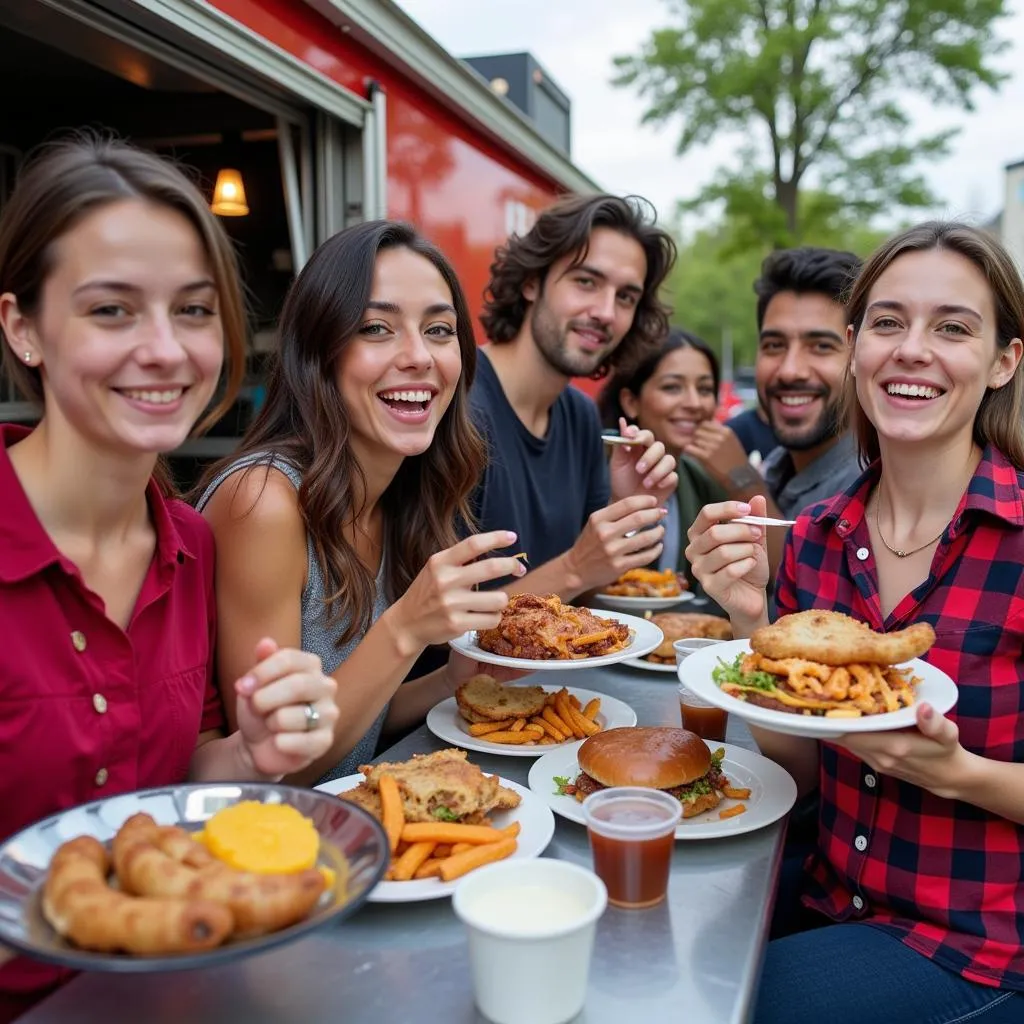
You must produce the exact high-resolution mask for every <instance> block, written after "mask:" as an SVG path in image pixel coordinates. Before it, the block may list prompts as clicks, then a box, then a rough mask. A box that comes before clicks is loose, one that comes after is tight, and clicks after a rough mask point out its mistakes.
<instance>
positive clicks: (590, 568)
mask: <svg viewBox="0 0 1024 1024" xmlns="http://www.w3.org/2000/svg"><path fill="white" fill-rule="evenodd" d="M666 514H667V510H666V509H664V508H660V507H659V506H658V501H657V499H656V498H655V497H654V495H651V494H639V495H635V496H633V497H631V498H623V499H622V500H621V501H617V502H615V503H614V504H612V505H608V506H606V507H605V508H601V509H598V510H597V511H596V512H594V513H593V514H592V515H591V516H590V518H589V519H588V520H587V523H586V526H584V527H583V532H582V533H581V534H580V535H579V537H578V538H577V540H576V543H575V544H573V546H572V547H571V548H570V549H569V550H568V551H567V552H566V553H565V555H563V558H564V560H565V565H566V569H567V571H568V575H569V578H570V582H571V585H572V588H573V589H574V590H578V591H579V592H582V591H585V590H592V589H593V588H594V587H600V586H604V585H605V584H606V583H611V582H612V580H615V579H618V577H619V576H621V575H622V573H624V572H625V571H626V570H627V569H639V568H640V567H641V566H645V565H650V564H651V563H652V562H654V561H657V558H658V556H659V555H660V554H661V549H662V548H663V547H664V544H663V543H662V538H663V537H664V536H665V527H664V526H662V525H661V524H660V520H662V519H663V518H664V517H665V515H666Z"/></svg>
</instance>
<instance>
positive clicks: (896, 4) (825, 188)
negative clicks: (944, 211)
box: [613, 0, 1008, 246]
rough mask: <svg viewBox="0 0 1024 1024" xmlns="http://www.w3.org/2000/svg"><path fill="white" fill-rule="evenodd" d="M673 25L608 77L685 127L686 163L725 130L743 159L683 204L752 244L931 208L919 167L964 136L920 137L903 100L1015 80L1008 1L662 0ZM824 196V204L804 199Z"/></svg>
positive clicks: (653, 118)
mask: <svg viewBox="0 0 1024 1024" xmlns="http://www.w3.org/2000/svg"><path fill="white" fill-rule="evenodd" d="M668 3H669V7H670V9H671V11H672V12H673V14H674V16H675V18H676V19H677V21H678V24H676V25H674V26H673V27H670V28H664V29H659V30H657V31H655V32H653V33H652V35H651V36H650V38H649V39H648V40H647V42H646V43H645V44H644V45H643V46H642V49H641V52H640V53H639V54H638V55H633V56H621V57H616V58H615V66H616V68H617V69H618V74H617V75H616V77H615V78H614V80H613V81H614V84H616V85H619V86H632V87H636V88H638V89H639V91H640V94H641V95H642V96H643V97H645V99H647V100H648V101H649V105H648V109H647V110H646V112H645V114H644V121H645V122H649V123H654V124H669V123H677V122H681V124H682V129H681V132H680V136H679V143H678V152H679V153H680V154H685V153H687V152H689V151H691V150H692V149H694V148H695V147H699V146H701V145H704V144H706V143H707V142H709V141H710V140H711V139H712V138H713V137H714V136H715V135H717V134H718V133H720V132H727V131H731V132H736V133H739V137H740V138H742V139H743V142H742V143H741V144H740V145H739V147H738V152H737V158H738V159H737V160H736V161H735V163H734V164H733V165H732V166H731V167H729V168H720V169H719V170H718V171H717V173H716V175H715V180H714V181H713V182H712V183H711V184H709V185H708V186H707V187H705V188H704V189H702V190H701V192H700V193H699V194H698V195H697V196H696V197H695V198H693V199H692V200H690V201H689V202H688V203H686V204H684V207H685V208H690V209H700V208H703V207H706V206H707V205H708V204H712V203H713V204H717V206H718V207H719V208H724V211H725V214H726V216H727V217H728V218H729V219H730V220H731V221H733V222H734V223H735V224H736V225H738V226H739V227H740V229H741V230H742V232H743V233H745V235H746V237H747V238H748V239H749V238H757V239H760V240H761V241H762V242H764V243H767V244H769V245H776V246H779V245H790V244H793V243H795V242H800V241H802V240H804V239H807V238H810V237H812V236H813V235H814V234H815V233H816V232H818V231H820V230H823V229H830V226H831V225H832V223H833V221H834V220H835V218H836V217H837V216H838V215H840V214H841V215H842V216H843V217H845V218H847V219H853V218H855V219H858V220H860V221H861V222H862V223H867V222H869V221H870V220H871V219H872V218H874V217H876V216H878V215H879V214H883V213H888V214H889V215H890V216H891V215H892V214H893V212H894V211H895V210H897V209H900V208H902V209H909V208H914V207H917V208H921V207H927V206H932V205H934V204H935V202H936V199H935V197H934V196H933V195H932V193H931V192H930V190H929V189H928V187H927V185H926V183H925V181H924V179H923V178H922V177H921V175H920V174H919V173H918V172H917V170H916V167H917V165H918V162H919V161H920V160H922V159H929V160H934V159H936V158H938V157H940V156H942V155H944V154H945V153H947V152H948V151H949V143H950V139H951V137H952V136H953V135H954V134H955V129H952V130H947V131H943V132H939V133H937V134H934V135H930V136H922V137H917V138H914V137H912V133H911V130H910V127H911V126H910V118H909V116H908V115H907V113H906V111H905V109H904V107H903V106H902V105H901V103H900V100H899V98H900V97H901V96H906V95H910V94H913V95H914V96H916V97H919V98H924V99H926V100H928V101H929V102H931V103H932V104H934V105H936V106H939V105H950V106H955V107H960V108H962V109H964V110H970V109H972V95H973V93H974V91H975V89H976V88H977V87H978V86H987V87H988V88H990V89H995V88H997V87H998V85H999V83H1000V82H1001V81H1002V80H1003V79H1004V78H1005V77H1006V76H1005V75H1003V74H1001V73H1000V72H998V71H997V70H996V69H995V68H994V67H993V65H992V63H991V61H992V58H993V57H994V56H995V55H997V54H999V53H1000V52H1002V51H1003V50H1004V49H1005V48H1006V46H1007V45H1008V44H1007V43H1006V42H1005V41H1004V40H1002V39H1000V38H999V37H998V36H997V34H996V23H997V22H998V21H999V19H1000V18H1003V17H1005V16H1006V14H1007V11H1006V0H668ZM809 186H811V187H813V189H814V195H815V201H814V202H811V203H807V202H802V201H801V194H802V193H803V192H805V191H806V190H807V189H808V187H809Z"/></svg>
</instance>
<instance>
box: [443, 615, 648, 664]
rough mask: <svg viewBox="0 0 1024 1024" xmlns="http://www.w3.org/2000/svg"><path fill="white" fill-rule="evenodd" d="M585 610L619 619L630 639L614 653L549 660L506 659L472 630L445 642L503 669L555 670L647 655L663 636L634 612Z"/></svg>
mask: <svg viewBox="0 0 1024 1024" xmlns="http://www.w3.org/2000/svg"><path fill="white" fill-rule="evenodd" d="M589 611H591V612H593V613H594V614H595V615H597V616H600V617H601V618H606V619H607V618H613V619H615V620H616V621H617V622H621V623H622V625H624V626H628V627H629V629H630V631H631V635H632V638H633V639H632V641H631V642H630V643H629V644H627V645H626V646H625V647H624V648H623V649H622V650H621V651H616V652H615V653H614V654H601V655H598V656H597V657H596V658H577V659H575V660H573V659H571V658H561V659H557V660H551V661H543V660H540V659H537V658H506V657H505V656H504V655H502V654H491V652H490V651H485V650H483V649H482V648H481V647H480V645H479V644H478V643H477V642H476V633H475V632H469V633H463V634H462V636H460V637H459V638H458V639H456V640H449V641H448V643H449V646H451V647H452V648H453V649H454V650H456V651H458V652H459V654H464V655H465V656H466V657H467V658H472V659H473V660H474V661H482V662H485V663H487V664H488V665H504V666H506V667H507V668H518V669H522V670H524V671H526V672H542V671H545V670H547V671H553V670H555V669H566V668H598V667H600V666H601V665H617V664H618V663H619V662H620V661H629V659H630V658H639V657H642V656H643V655H644V654H650V653H651V651H653V650H654V648H655V647H657V646H658V645H659V644H660V643H661V641H662V640H664V639H665V636H664V634H663V633H662V632H661V630H660V629H658V627H657V626H655V625H654V623H653V622H648V620H647V619H640V618H637V617H636V616H635V615H608V613H607V612H605V611H603V610H602V609H600V608H591V609H589Z"/></svg>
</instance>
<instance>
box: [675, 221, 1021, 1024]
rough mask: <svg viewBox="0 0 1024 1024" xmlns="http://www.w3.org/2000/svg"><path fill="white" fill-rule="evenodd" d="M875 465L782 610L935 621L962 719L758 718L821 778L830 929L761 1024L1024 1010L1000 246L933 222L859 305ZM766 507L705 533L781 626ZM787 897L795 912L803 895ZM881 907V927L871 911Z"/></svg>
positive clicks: (716, 510)
mask: <svg viewBox="0 0 1024 1024" xmlns="http://www.w3.org/2000/svg"><path fill="white" fill-rule="evenodd" d="M848 311H849V319H850V326H849V327H848V328H847V338H848V341H849V343H850V346H851V361H850V399H851V401H850V409H851V415H852V427H853V430H854V433H855V435H856V438H857V441H858V446H859V449H860V453H861V456H862V459H863V460H864V462H865V464H866V465H867V466H868V468H867V470H866V471H865V473H864V474H863V476H862V477H861V478H860V479H859V480H858V481H857V482H856V483H855V484H854V485H853V486H852V487H850V489H849V490H848V491H846V492H845V493H843V494H840V495H837V496H836V497H835V498H832V499H830V500H828V501H826V502H823V503H821V504H819V505H816V506H813V507H812V508H810V509H807V510H805V511H804V512H803V513H802V514H801V516H800V517H799V520H798V522H797V524H796V525H795V526H794V527H793V529H792V532H791V534H790V536H789V538H788V539H787V542H786V549H785V554H784V558H783V563H782V566H781V568H780V570H779V576H778V583H777V590H776V599H777V602H778V607H779V613H780V615H785V614H787V613H789V612H794V611H800V610H804V609H809V608H829V609H834V610H836V611H840V612H845V613H847V614H849V615H853V616H854V617H855V618H858V619H860V620H861V621H863V622H866V623H867V624H868V625H870V626H871V627H872V628H873V629H876V630H880V631H883V630H895V629H901V628H903V627H904V626H907V625H909V624H911V623H913V622H922V621H923V622H928V623H930V624H931V625H932V627H933V628H934V629H935V633H936V637H937V639H936V643H935V645H934V647H933V648H932V649H931V651H929V652H928V654H927V655H926V658H927V660H928V661H930V662H931V663H932V664H934V665H936V666H937V667H939V668H941V669H942V670H943V671H945V672H946V673H947V674H949V675H950V676H951V677H952V678H953V679H954V680H956V682H957V684H958V686H959V689H960V697H959V701H958V703H957V705H956V707H955V708H954V710H953V711H951V712H950V713H949V714H948V715H947V716H943V715H940V714H938V713H937V712H936V711H935V710H934V709H933V708H931V707H929V706H928V705H927V704H924V703H922V704H921V705H920V706H919V707H918V709H917V728H916V729H914V730H902V731H898V732H889V733H874V734H861V735H857V736H852V735H851V736H848V737H845V738H842V739H840V740H838V741H837V742H819V741H817V740H811V739H803V738H797V737H791V736H784V735H781V734H777V733H772V732H768V731H765V730H763V729H759V728H754V729H752V732H754V734H755V737H756V739H757V742H758V744H759V746H760V747H761V749H762V750H763V752H764V753H765V754H766V755H767V756H769V757H771V758H772V759H774V760H775V761H777V762H779V763H780V764H781V765H783V766H784V767H785V768H787V769H788V770H789V772H790V773H791V774H792V775H793V777H794V778H795V779H796V780H797V784H798V786H799V787H800V789H801V791H802V792H809V791H810V790H812V789H813V788H814V787H815V786H819V787H820V790H821V811H820V816H819V827H818V841H817V847H816V849H815V851H814V853H813V855H812V856H811V858H810V859H809V860H808V862H807V864H806V866H805V869H804V874H803V879H802V882H803V886H802V903H803V905H804V907H805V908H808V910H807V918H808V919H807V920H806V921H804V922H803V924H804V925H805V926H806V928H807V929H813V930H804V931H799V932H797V933H796V934H791V935H788V936H785V937H782V938H777V939H774V940H773V941H772V942H770V943H769V947H768V954H767V958H766V962H765V967H764V973H763V981H762V985H761V991H760V995H759V999H758V1007H757V1014H756V1017H755V1020H756V1022H757V1024H769V1022H770V1024H775V1022H779V1024H782V1022H785V1024H804V1022H807V1024H811V1022H814V1024H817V1022H821V1021H828V1022H830V1024H843V1022H846V1021H851V1022H852V1021H856V1022H857V1024H863V1022H865V1021H868V1022H871V1024H884V1022H890V1021H891V1022H903V1021H908V1022H919V1021H920V1022H928V1024H952V1022H955V1021H966V1020H970V1021H972V1022H977V1024H1002V1022H1010V1021H1013V1022H1020V1021H1024V994H1022V993H1024V572H1022V567H1024V500H1022V487H1024V371H1021V370H1019V365H1020V361H1021V353H1022V347H1024V346H1022V342H1021V338H1022V337H1024V286H1022V282H1021V278H1020V275H1019V273H1018V271H1017V269H1016V268H1015V266H1014V264H1013V262H1012V260H1011V259H1010V257H1009V256H1008V255H1007V254H1006V252H1005V251H1004V250H1003V249H1002V247H1001V246H1000V245H999V243H998V242H996V241H995V240H994V239H993V238H991V237H990V236H989V235H987V234H986V233H984V232H982V231H978V230H976V229H974V228H970V227H967V226H965V225H962V224H940V223H929V224H923V225H920V226H919V227H916V228H913V229H911V230H909V231H906V232H904V233H903V234H901V235H899V236H897V237H896V238H893V239H892V240H890V241H889V242H887V243H885V244H884V245H883V246H882V247H881V248H880V249H879V250H878V252H876V253H875V254H874V256H873V257H872V258H871V259H870V260H869V261H868V263H867V264H866V265H865V266H864V268H863V270H862V271H861V274H860V276H859V278H858V279H857V281H856V283H855V284H854V286H853V289H852V292H851V295H850V300H849V306H848ZM750 512H754V513H755V514H764V506H763V499H762V498H754V499H753V500H752V501H751V503H750V504H749V505H745V504H742V503H737V502H726V503H722V504H718V505H709V506H707V507H706V508H705V509H704V510H703V511H702V512H701V514H700V516H699V517H698V519H697V520H696V521H695V523H694V525H693V527H692V528H691V530H690V532H689V538H690V545H689V548H688V549H687V556H688V557H689V559H690V561H691V563H692V565H693V570H694V573H695V575H696V576H697V578H698V579H699V580H700V582H701V584H702V585H703V587H704V589H705V591H706V592H707V593H708V594H709V595H710V596H711V597H712V598H714V599H715V600H716V601H718V602H719V604H721V606H722V607H723V608H725V609H726V610H727V611H728V612H729V613H730V617H731V619H732V625H733V629H734V631H735V635H736V636H738V637H744V636H749V635H750V633H751V632H752V630H754V629H756V628H757V627H758V626H759V625H762V624H764V623H766V622H767V621H768V616H767V605H766V601H765V587H766V584H767V582H768V562H767V558H766V555H765V546H764V536H763V531H762V530H761V529H760V528H758V527H750V526H746V525H740V524H732V523H730V522H729V520H731V519H734V518H736V517H737V516H741V515H747V514H749V513H750ZM784 902H785V901H784V900H783V898H782V896H781V895H780V905H779V907H778V908H777V909H778V911H781V912H782V913H786V912H787V908H786V907H785V906H783V903H784ZM865 925H867V926H868V927H865Z"/></svg>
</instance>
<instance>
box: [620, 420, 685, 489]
mask: <svg viewBox="0 0 1024 1024" xmlns="http://www.w3.org/2000/svg"><path fill="white" fill-rule="evenodd" d="M619 434H620V435H621V436H622V437H629V438H632V439H633V440H634V441H635V442H636V443H635V444H631V445H617V446H616V448H615V450H614V451H613V452H612V457H611V460H610V461H609V464H608V472H609V475H610V476H611V485H612V501H620V500H621V499H623V498H628V497H630V496H632V495H642V494H651V495H653V496H654V498H655V500H656V501H657V502H658V504H659V505H661V504H664V502H665V499H666V498H668V496H669V495H670V494H671V493H672V492H673V491H674V490H675V489H676V486H677V484H678V483H679V476H678V474H677V473H676V460H675V459H674V458H673V457H672V456H671V455H669V454H668V453H667V452H666V451H665V446H664V445H663V444H662V443H661V442H660V441H658V440H656V439H655V437H654V434H652V433H651V431H649V430H641V429H640V428H639V427H637V426H636V425H635V424H631V423H627V422H626V420H625V419H624V418H623V417H619Z"/></svg>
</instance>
